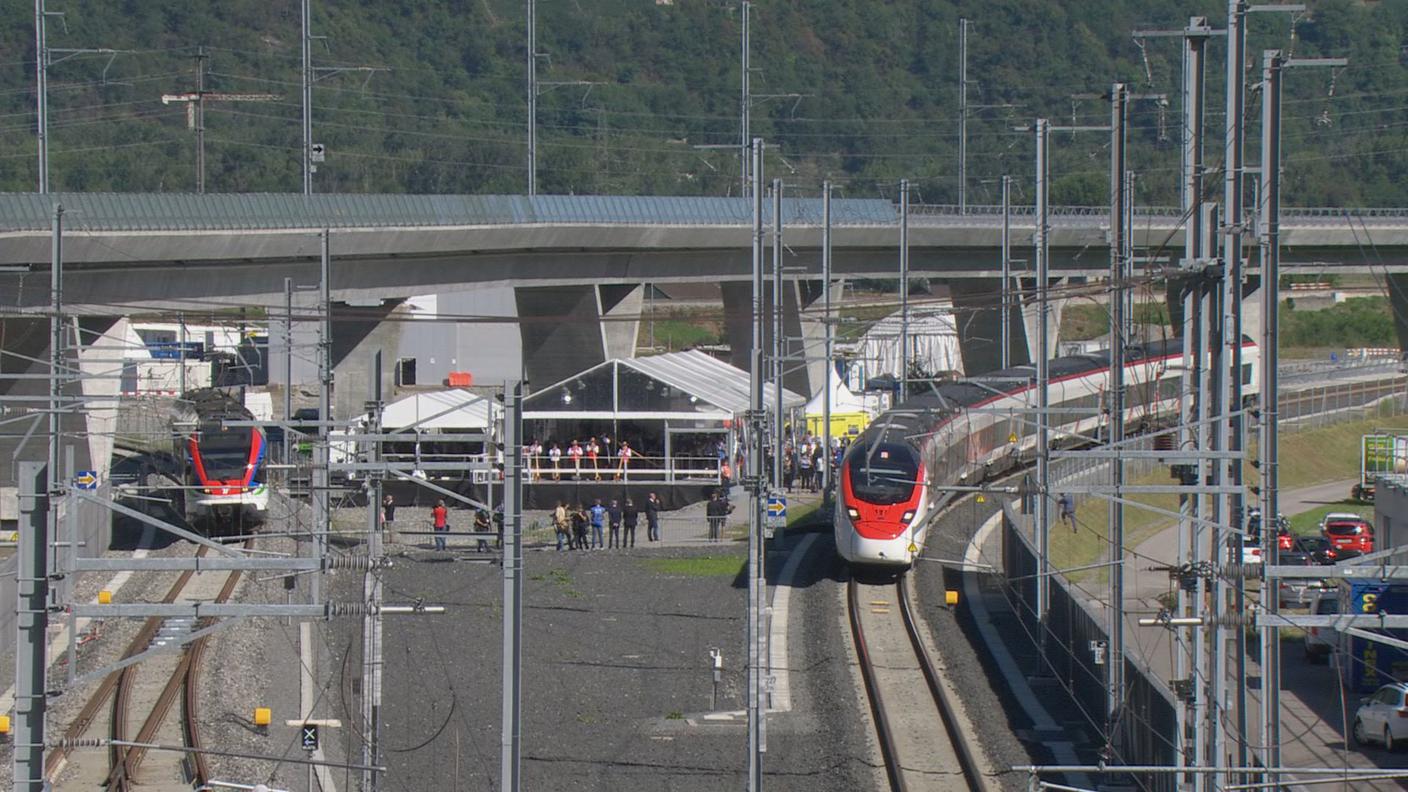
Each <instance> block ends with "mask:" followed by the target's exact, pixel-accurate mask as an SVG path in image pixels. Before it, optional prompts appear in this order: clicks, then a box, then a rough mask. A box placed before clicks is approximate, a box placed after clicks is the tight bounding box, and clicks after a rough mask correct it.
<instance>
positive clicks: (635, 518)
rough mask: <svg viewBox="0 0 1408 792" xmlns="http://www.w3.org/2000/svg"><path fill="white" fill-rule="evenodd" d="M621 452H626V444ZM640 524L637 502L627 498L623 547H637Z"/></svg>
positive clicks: (622, 520) (623, 510)
mask: <svg viewBox="0 0 1408 792" xmlns="http://www.w3.org/2000/svg"><path fill="white" fill-rule="evenodd" d="M621 451H622V452H623V453H624V452H625V451H626V444H625V443H622V444H621ZM639 522H640V509H637V508H636V504H635V501H632V500H631V499H630V498H626V505H625V506H623V507H621V524H622V526H624V527H625V529H626V532H625V533H623V534H622V535H621V546H622V547H635V546H636V525H637V524H638V523H639Z"/></svg>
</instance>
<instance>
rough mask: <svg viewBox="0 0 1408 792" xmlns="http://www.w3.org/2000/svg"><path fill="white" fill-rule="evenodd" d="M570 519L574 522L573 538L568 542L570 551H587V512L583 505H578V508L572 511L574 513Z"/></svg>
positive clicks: (569, 516)
mask: <svg viewBox="0 0 1408 792" xmlns="http://www.w3.org/2000/svg"><path fill="white" fill-rule="evenodd" d="M568 518H569V519H571V520H572V536H571V537H570V539H569V541H568V543H567V547H568V549H570V550H586V549H587V510H586V509H584V508H583V507H582V504H580V503H579V504H577V508H575V509H573V510H572V513H571V514H570V515H568Z"/></svg>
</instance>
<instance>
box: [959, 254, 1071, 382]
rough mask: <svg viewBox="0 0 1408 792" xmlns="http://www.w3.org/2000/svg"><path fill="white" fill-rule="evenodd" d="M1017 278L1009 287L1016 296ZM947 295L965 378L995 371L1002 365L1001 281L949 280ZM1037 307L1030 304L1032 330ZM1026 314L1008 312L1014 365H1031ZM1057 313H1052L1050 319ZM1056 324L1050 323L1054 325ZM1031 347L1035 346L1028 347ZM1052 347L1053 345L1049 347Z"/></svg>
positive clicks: (1017, 311)
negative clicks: (949, 297) (950, 298)
mask: <svg viewBox="0 0 1408 792" xmlns="http://www.w3.org/2000/svg"><path fill="white" fill-rule="evenodd" d="M1017 281H1018V279H1016V278H1014V279H1013V283H1012V285H1011V289H1012V294H1014V295H1015V294H1017V293H1018V292H1017V288H1018V283H1017ZM948 288H949V293H950V294H951V295H952V297H953V307H954V323H955V324H956V325H957V326H958V344H959V349H960V351H961V352H962V355H963V371H964V373H965V375H967V376H975V375H978V374H983V373H986V372H989V371H995V370H997V368H998V367H999V366H1000V365H1001V364H1002V353H1001V349H1000V348H999V340H1000V339H1001V338H1002V331H1001V325H1000V322H1001V321H1002V311H1001V305H1002V279H1001V278H982V279H977V278H962V279H954V280H951V281H949V286H948ZM1035 311H1036V305H1035V301H1034V300H1033V301H1032V305H1031V310H1030V313H1031V321H1032V326H1033V327H1035V322H1036V313H1035ZM1027 313H1028V310H1027V308H1026V307H1025V306H1024V307H1023V309H1022V310H1009V311H1007V322H1008V330H1009V333H1010V337H1011V342H1012V350H1011V357H1010V359H1011V362H1012V365H1014V366H1019V365H1025V364H1027V363H1030V362H1031V357H1032V356H1031V354H1030V352H1029V351H1028V350H1029V346H1028V343H1027V327H1026V322H1025V321H1024V318H1025V317H1026V315H1027ZM1055 316H1056V314H1053V318H1054V317H1055ZM1054 324H1056V322H1053V325H1054ZM1031 346H1032V347H1034V346H1035V345H1034V344H1033V345H1031ZM1052 348H1053V349H1054V348H1055V347H1054V346H1053V347H1052Z"/></svg>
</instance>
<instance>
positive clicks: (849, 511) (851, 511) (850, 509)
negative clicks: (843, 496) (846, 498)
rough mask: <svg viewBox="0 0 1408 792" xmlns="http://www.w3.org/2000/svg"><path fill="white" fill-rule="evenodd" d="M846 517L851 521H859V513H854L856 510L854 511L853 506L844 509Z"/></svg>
mask: <svg viewBox="0 0 1408 792" xmlns="http://www.w3.org/2000/svg"><path fill="white" fill-rule="evenodd" d="M846 516H847V517H850V518H851V519H852V520H859V519H860V512H858V511H856V509H855V507H854V506H847V507H846Z"/></svg>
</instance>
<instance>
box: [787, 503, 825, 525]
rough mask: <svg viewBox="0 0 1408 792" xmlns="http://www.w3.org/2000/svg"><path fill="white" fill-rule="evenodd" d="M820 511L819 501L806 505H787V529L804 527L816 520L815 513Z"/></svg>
mask: <svg viewBox="0 0 1408 792" xmlns="http://www.w3.org/2000/svg"><path fill="white" fill-rule="evenodd" d="M820 510H821V501H820V500H815V501H811V502H808V503H800V502H797V503H795V505H793V503H788V504H787V527H788V528H792V527H793V526H798V525H804V524H806V523H808V522H811V521H812V520H813V519H815V518H816V516H817V512H819V511H820Z"/></svg>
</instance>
